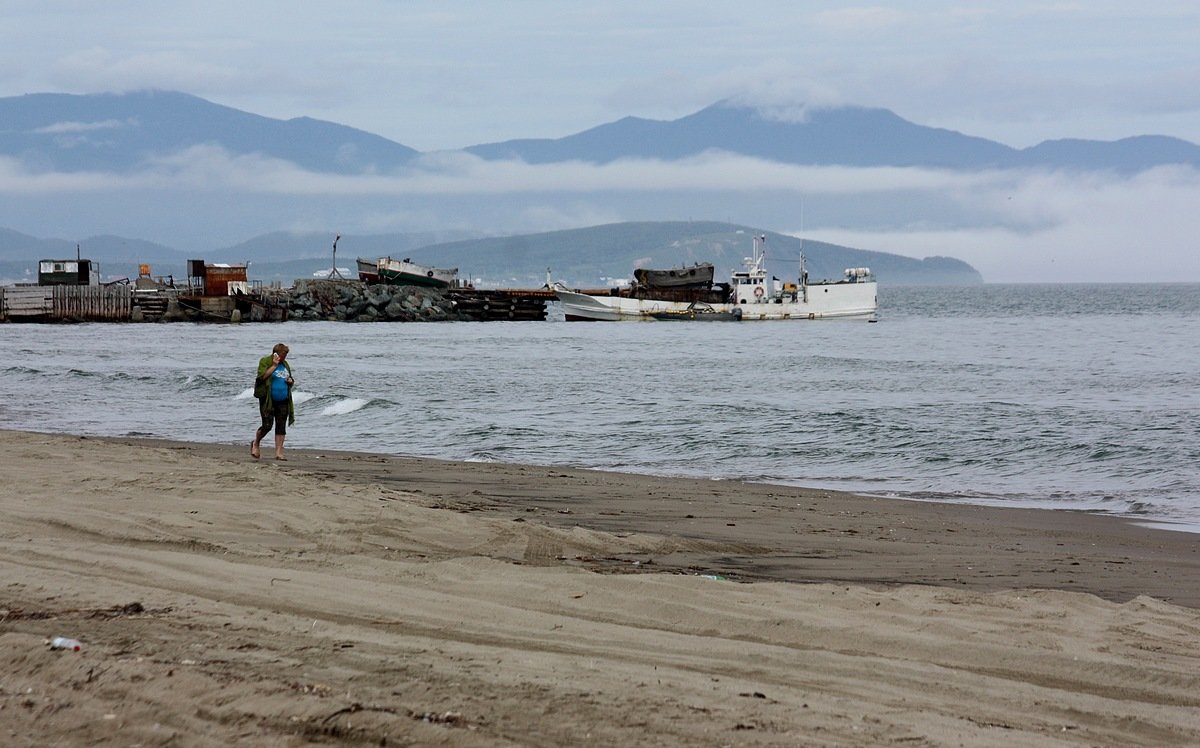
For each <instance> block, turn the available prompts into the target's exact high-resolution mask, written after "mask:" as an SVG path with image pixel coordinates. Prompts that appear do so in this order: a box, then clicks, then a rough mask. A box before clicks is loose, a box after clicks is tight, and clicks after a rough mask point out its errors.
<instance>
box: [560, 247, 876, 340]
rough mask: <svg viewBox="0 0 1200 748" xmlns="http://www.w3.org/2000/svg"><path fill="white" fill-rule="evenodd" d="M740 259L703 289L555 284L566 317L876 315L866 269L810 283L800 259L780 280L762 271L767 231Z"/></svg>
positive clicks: (873, 286) (873, 289)
mask: <svg viewBox="0 0 1200 748" xmlns="http://www.w3.org/2000/svg"><path fill="white" fill-rule="evenodd" d="M743 264H744V267H745V269H744V270H738V271H734V272H733V274H732V275H731V277H730V282H729V284H728V285H726V284H717V285H716V286H715V287H714V288H713V289H707V290H703V289H702V290H657V289H645V288H635V287H622V288H615V289H612V290H611V291H610V292H609V293H607V294H602V293H583V292H580V291H571V290H568V289H566V288H563V287H562V286H559V287H557V288H555V295H556V296H557V297H558V300H559V301H560V302H562V306H563V312H564V314H565V315H566V318H567V320H568V321H580V320H606V321H616V320H653V319H656V318H657V319H666V318H686V316H687V314H688V312H689V310H693V309H695V308H696V307H695V305H696V304H704V305H705V307H707V308H708V309H709V310H711V312H712V313H714V314H726V315H729V318H736V319H739V320H743V321H745V320H767V319H777V320H783V319H804V320H816V319H867V320H874V319H875V313H876V310H877V309H878V302H877V299H876V293H875V292H876V284H875V277H874V276H873V275H872V274H871V269H870V268H847V269H846V271H845V273H844V277H843V278H842V279H840V280H822V281H815V282H813V281H809V280H808V272H807V271H806V270H805V269H804V260H803V258H801V260H800V277H799V278H798V279H797V282H796V283H783V282H781V281H780V280H779V279H778V278H769V277H768V276H767V269H766V236H756V237H754V248H753V254H752V256H751V257H747V258H746V259H745V260H744V262H743Z"/></svg>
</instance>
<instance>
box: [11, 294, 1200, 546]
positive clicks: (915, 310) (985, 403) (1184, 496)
mask: <svg viewBox="0 0 1200 748" xmlns="http://www.w3.org/2000/svg"><path fill="white" fill-rule="evenodd" d="M879 295H880V321H879V322H878V323H877V324H868V323H865V322H817V323H809V322H779V323H771V322H762V323H749V322H747V323H685V322H657V323H656V322H649V323H609V324H605V323H591V324H589V323H564V322H553V321H551V322H512V323H500V322H488V323H445V324H387V323H376V324H358V325H355V324H343V323H324V322H293V323H284V324H276V325H265V324H257V325H252V324H246V325H241V326H212V325H188V324H163V325H102V324H92V325H59V326H47V325H13V324H8V325H0V387H2V388H3V394H4V396H3V401H2V402H0V426H3V427H5V428H14V429H28V430H35V431H55V432H72V433H82V434H94V435H147V436H156V437H165V438H170V439H182V440H188V441H202V442H220V443H239V444H240V443H248V442H249V440H250V438H251V436H252V433H253V431H254V428H255V427H256V426H257V421H258V417H257V409H256V401H255V400H254V399H253V397H252V394H251V384H252V379H253V372H254V367H255V364H256V362H257V360H258V357H259V356H261V355H265V354H266V353H267V352H268V351H269V349H270V347H271V345H272V344H274V343H276V342H279V341H283V342H286V343H288V344H289V345H290V346H291V348H292V355H291V357H290V359H289V360H290V361H291V362H292V364H293V367H294V370H295V375H296V380H297V388H298V389H297V401H298V406H297V422H296V425H295V426H294V427H293V429H292V432H291V434H290V435H289V437H288V443H289V445H291V446H295V447H317V448H327V449H351V450H363V451H372V452H380V453H389V454H405V455H420V456H430V457H442V458H452V459H467V460H486V461H505V462H528V463H541V464H560V465H570V466H578V467H589V468H599V469H604V470H622V471H629V472H639V473H650V474H658V475H682V476H698V477H711V478H737V479H744V480H754V481H767V482H774V483H784V484H795V485H807V486H817V487H829V488H837V489H843V490H850V491H857V492H862V493H870V494H875V495H887V496H896V497H904V498H913V499H922V500H934V501H952V502H968V503H985V504H1000V505H1020V506H1037V507H1052V508H1069V509H1083V510H1089V511H1097V512H1108V513H1114V514H1121V515H1130V516H1136V517H1139V518H1141V519H1144V520H1147V521H1155V522H1172V523H1179V526H1180V527H1181V528H1182V529H1191V530H1196V529H1198V528H1200V285H1195V284H1179V285H1025V286H980V287H969V288H966V287H964V288H911V287H910V288H903V287H896V288H889V287H886V286H882V287H881V288H880V293H879Z"/></svg>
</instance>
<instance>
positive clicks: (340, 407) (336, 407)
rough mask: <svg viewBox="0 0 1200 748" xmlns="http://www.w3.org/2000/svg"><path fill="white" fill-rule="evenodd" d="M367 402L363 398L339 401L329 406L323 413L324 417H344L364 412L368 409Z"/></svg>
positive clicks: (349, 398)
mask: <svg viewBox="0 0 1200 748" xmlns="http://www.w3.org/2000/svg"><path fill="white" fill-rule="evenodd" d="M367 402H368V401H367V400H364V399H363V398H361V397H348V398H346V399H345V400H338V401H337V402H336V403H334V404H332V405H327V406H325V408H324V409H323V410H322V411H321V415H323V416H344V415H346V414H347V413H353V412H354V411H356V410H362V409H363V408H365V407H367Z"/></svg>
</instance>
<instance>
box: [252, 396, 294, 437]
mask: <svg viewBox="0 0 1200 748" xmlns="http://www.w3.org/2000/svg"><path fill="white" fill-rule="evenodd" d="M271 406H272V407H270V408H266V409H265V410H263V417H262V428H261V429H259V430H260V431H262V432H263V433H264V434H265V433H267V432H268V431H270V430H271V423H272V422H274V424H275V435H276V436H283V435H284V434H286V433H287V422H288V404H287V400H283V401H280V402H274V403H271Z"/></svg>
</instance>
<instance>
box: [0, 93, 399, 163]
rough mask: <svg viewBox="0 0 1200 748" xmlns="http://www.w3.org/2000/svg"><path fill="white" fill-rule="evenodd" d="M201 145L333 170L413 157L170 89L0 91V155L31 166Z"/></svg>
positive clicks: (385, 143)
mask: <svg viewBox="0 0 1200 748" xmlns="http://www.w3.org/2000/svg"><path fill="white" fill-rule="evenodd" d="M204 145H217V146H220V147H222V148H224V149H225V150H226V151H228V152H229V153H231V154H241V155H245V154H251V153H258V154H262V155H265V156H270V157H273V158H280V159H284V160H286V161H291V162H292V163H294V164H297V165H299V166H302V167H304V168H305V169H310V170H313V171H320V172H331V173H337V174H361V173H364V172H367V171H370V170H373V169H385V170H390V169H394V168H396V167H398V166H403V165H404V164H406V163H408V162H409V161H410V160H411V159H412V158H413V157H414V156H416V155H417V151H415V150H413V149H412V148H409V147H407V146H403V145H400V144H399V143H394V142H392V141H390V140H387V139H386V138H381V137H379V136H378V135H372V134H370V133H367V132H363V131H362V130H355V129H354V128H352V127H346V126H344V125H338V124H334V123H332V122H322V121H320V120H315V119H310V118H308V117H298V118H296V119H290V120H286V121H284V120H277V119H271V118H270V117H261V116H259V115H257V114H250V113H248V112H243V111H241V110H238V109H232V108H230V107H227V106H221V105H219V104H214V103H212V102H210V101H206V100H204V99H201V98H199V97H196V96H191V95H189V94H184V93H177V92H172V91H143V92H138V93H129V94H92V95H86V96H79V95H72V94H26V95H24V96H13V97H9V98H0V155H3V156H8V157H9V158H12V159H15V160H17V161H19V162H21V163H22V164H23V165H25V166H26V167H27V168H30V169H33V170H36V171H52V170H56V171H65V172H77V171H101V172H117V173H123V172H128V171H132V170H134V169H137V168H138V167H140V166H144V165H145V164H146V162H147V161H148V160H151V159H154V158H156V157H161V156H166V155H170V154H172V153H175V152H178V151H182V150H185V149H187V148H192V147H194V146H204Z"/></svg>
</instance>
